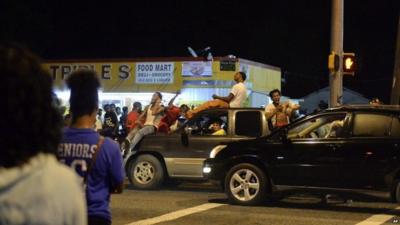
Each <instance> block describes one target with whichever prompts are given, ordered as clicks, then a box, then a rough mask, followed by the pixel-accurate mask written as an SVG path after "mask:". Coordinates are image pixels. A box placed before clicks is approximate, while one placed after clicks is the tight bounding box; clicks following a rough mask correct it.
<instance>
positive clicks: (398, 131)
mask: <svg viewBox="0 0 400 225" xmlns="http://www.w3.org/2000/svg"><path fill="white" fill-rule="evenodd" d="M390 133H391V136H392V137H400V116H394V117H393V121H392V129H391V132H390Z"/></svg>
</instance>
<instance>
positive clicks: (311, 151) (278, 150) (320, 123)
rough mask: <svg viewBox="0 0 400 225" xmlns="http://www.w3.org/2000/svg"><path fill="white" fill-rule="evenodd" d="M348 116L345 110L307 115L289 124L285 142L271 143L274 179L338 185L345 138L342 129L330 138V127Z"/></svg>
mask: <svg viewBox="0 0 400 225" xmlns="http://www.w3.org/2000/svg"><path fill="white" fill-rule="evenodd" d="M345 118H346V113H330V114H323V115H319V116H314V117H311V118H307V119H304V120H302V121H299V122H297V123H296V124H293V125H291V126H289V127H288V128H287V137H286V139H283V141H280V142H276V141H275V142H272V143H268V144H267V146H268V147H269V148H270V149H272V153H271V154H272V155H271V156H270V157H269V158H270V160H271V162H270V165H271V170H272V171H271V174H273V175H272V176H273V180H274V182H275V183H276V184H280V185H293V186H316V187H332V186H335V184H336V177H337V167H338V165H340V163H341V160H342V158H341V157H340V150H341V149H340V148H341V145H340V143H342V142H343V137H342V136H341V135H340V134H339V132H338V133H337V134H335V136H334V137H333V136H332V137H330V136H329V128H330V126H331V124H332V123H335V122H337V121H342V122H343V123H344V121H345ZM342 129H345V127H342ZM279 135H281V136H282V135H285V134H279ZM268 147H267V148H268ZM266 151H269V150H268V149H266Z"/></svg>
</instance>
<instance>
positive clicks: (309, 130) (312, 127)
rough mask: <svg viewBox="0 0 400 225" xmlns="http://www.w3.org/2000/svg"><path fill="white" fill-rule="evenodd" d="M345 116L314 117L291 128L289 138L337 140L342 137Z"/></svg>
mask: <svg viewBox="0 0 400 225" xmlns="http://www.w3.org/2000/svg"><path fill="white" fill-rule="evenodd" d="M345 117H346V115H345V114H331V115H323V116H319V117H314V118H312V119H309V120H307V121H305V122H303V123H300V124H297V125H295V126H293V127H291V128H290V129H289V131H288V138H289V139H293V138H335V137H341V136H342V134H343V131H344V130H343V129H344V119H345Z"/></svg>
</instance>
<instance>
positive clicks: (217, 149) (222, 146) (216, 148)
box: [210, 145, 226, 159]
mask: <svg viewBox="0 0 400 225" xmlns="http://www.w3.org/2000/svg"><path fill="white" fill-rule="evenodd" d="M225 147H226V145H217V146H215V147H214V148H213V149H212V150H211V152H210V158H212V159H213V158H215V156H216V155H217V154H218V152H220V151H221V150H222V149H224V148H225Z"/></svg>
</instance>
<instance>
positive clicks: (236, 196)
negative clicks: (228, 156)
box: [225, 163, 268, 205]
mask: <svg viewBox="0 0 400 225" xmlns="http://www.w3.org/2000/svg"><path fill="white" fill-rule="evenodd" d="M267 185H268V182H267V177H266V174H265V173H264V172H263V171H262V170H261V169H260V168H259V167H257V166H255V165H253V164H249V163H241V164H238V165H236V166H234V167H232V168H231V169H230V170H229V172H228V174H227V176H226V177H225V191H226V193H227V195H228V198H229V201H230V202H232V203H234V204H239V205H257V204H260V203H261V202H263V201H264V200H265V197H266V194H267V193H266V191H267Z"/></svg>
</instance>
